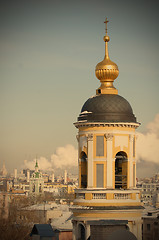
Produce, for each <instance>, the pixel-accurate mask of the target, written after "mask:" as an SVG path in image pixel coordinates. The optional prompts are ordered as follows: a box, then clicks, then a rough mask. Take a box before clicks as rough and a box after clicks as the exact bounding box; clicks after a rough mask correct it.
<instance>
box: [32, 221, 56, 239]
mask: <svg viewBox="0 0 159 240" xmlns="http://www.w3.org/2000/svg"><path fill="white" fill-rule="evenodd" d="M32 235H39V236H40V237H54V236H55V233H54V231H53V229H52V226H51V225H50V224H34V227H33V229H32V231H31V233H30V236H32Z"/></svg>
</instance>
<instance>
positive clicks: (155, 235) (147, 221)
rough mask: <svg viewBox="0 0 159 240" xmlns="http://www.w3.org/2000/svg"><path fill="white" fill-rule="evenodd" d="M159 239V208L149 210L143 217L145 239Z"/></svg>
mask: <svg viewBox="0 0 159 240" xmlns="http://www.w3.org/2000/svg"><path fill="white" fill-rule="evenodd" d="M157 239H159V209H156V210H154V211H149V212H148V213H147V215H146V216H144V217H143V240H157Z"/></svg>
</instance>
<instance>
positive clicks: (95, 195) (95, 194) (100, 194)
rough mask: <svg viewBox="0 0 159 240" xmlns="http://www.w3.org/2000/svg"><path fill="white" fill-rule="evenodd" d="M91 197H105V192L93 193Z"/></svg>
mask: <svg viewBox="0 0 159 240" xmlns="http://www.w3.org/2000/svg"><path fill="white" fill-rule="evenodd" d="M92 198H93V199H106V194H105V193H93V197H92Z"/></svg>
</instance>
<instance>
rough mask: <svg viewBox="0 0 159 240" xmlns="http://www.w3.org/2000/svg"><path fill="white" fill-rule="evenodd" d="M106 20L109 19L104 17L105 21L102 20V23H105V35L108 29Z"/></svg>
mask: <svg viewBox="0 0 159 240" xmlns="http://www.w3.org/2000/svg"><path fill="white" fill-rule="evenodd" d="M108 22H109V21H108V19H107V18H106V19H105V22H104V23H105V32H106V35H107V30H108V29H107V23H108Z"/></svg>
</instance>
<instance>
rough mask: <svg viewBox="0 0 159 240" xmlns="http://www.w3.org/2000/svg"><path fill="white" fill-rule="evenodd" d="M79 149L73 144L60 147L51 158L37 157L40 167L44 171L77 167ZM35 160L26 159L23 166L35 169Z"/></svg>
mask: <svg viewBox="0 0 159 240" xmlns="http://www.w3.org/2000/svg"><path fill="white" fill-rule="evenodd" d="M77 157H78V151H77V149H75V148H74V146H72V145H71V144H68V145H66V146H65V147H58V148H57V149H56V151H55V153H54V154H52V155H51V160H48V159H47V158H45V157H40V158H37V161H38V165H39V169H41V170H44V171H52V170H53V169H57V168H58V169H59V168H60V169H61V170H63V169H68V168H71V167H77V162H78V161H77V159H78V158H77ZM35 162H36V159H34V160H30V161H28V160H24V166H23V167H22V168H28V169H30V170H33V169H35Z"/></svg>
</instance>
